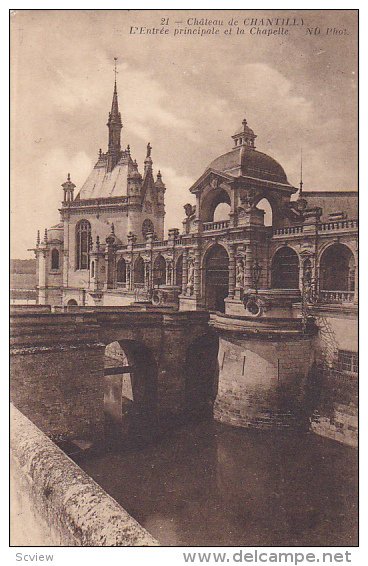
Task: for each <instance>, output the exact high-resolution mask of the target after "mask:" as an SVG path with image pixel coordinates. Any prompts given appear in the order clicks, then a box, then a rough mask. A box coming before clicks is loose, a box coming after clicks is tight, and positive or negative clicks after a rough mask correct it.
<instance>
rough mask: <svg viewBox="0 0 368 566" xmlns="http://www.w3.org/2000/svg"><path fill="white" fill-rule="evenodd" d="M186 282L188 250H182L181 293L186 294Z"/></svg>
mask: <svg viewBox="0 0 368 566" xmlns="http://www.w3.org/2000/svg"><path fill="white" fill-rule="evenodd" d="M187 283H188V250H187V249H184V251H183V276H182V287H181V292H182V294H183V295H185V294H186V291H187Z"/></svg>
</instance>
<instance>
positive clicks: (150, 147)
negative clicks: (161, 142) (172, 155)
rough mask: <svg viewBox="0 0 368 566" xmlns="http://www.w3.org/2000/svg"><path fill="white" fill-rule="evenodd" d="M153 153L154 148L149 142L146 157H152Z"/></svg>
mask: <svg viewBox="0 0 368 566" xmlns="http://www.w3.org/2000/svg"><path fill="white" fill-rule="evenodd" d="M151 151H152V146H151V144H150V142H148V144H147V155H146V157H151Z"/></svg>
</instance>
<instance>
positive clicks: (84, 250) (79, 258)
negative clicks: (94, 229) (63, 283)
mask: <svg viewBox="0 0 368 566" xmlns="http://www.w3.org/2000/svg"><path fill="white" fill-rule="evenodd" d="M75 236H76V269H89V250H90V245H91V224H90V223H89V222H88V220H80V221H79V222H78V224H77V225H76V231H75Z"/></svg>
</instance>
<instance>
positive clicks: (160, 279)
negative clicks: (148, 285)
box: [153, 255, 166, 286]
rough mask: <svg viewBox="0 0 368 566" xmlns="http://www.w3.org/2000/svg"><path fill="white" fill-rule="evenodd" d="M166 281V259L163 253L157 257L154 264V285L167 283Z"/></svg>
mask: <svg viewBox="0 0 368 566" xmlns="http://www.w3.org/2000/svg"><path fill="white" fill-rule="evenodd" d="M165 283H166V261H165V258H164V257H163V256H162V255H159V256H157V257H156V259H155V262H154V264H153V286H155V285H157V286H160V285H165Z"/></svg>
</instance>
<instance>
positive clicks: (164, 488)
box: [80, 421, 357, 546]
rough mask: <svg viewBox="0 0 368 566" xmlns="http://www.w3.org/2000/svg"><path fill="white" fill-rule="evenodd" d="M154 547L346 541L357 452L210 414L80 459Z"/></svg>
mask: <svg viewBox="0 0 368 566" xmlns="http://www.w3.org/2000/svg"><path fill="white" fill-rule="evenodd" d="M80 465H81V466H82V467H83V469H85V470H86V472H87V473H88V474H89V475H90V476H91V477H93V478H94V479H95V480H96V481H97V482H98V483H99V484H100V485H101V486H102V487H103V488H104V489H105V490H106V491H107V492H108V493H109V494H110V495H112V496H113V497H114V498H115V499H116V500H117V501H118V502H119V503H120V504H121V505H122V506H123V507H124V508H125V509H126V510H127V511H128V512H129V513H130V514H131V515H132V516H133V517H135V518H136V519H137V520H138V521H139V522H140V523H141V524H142V525H143V526H144V527H145V528H146V529H147V530H148V531H149V532H150V533H152V535H153V536H155V537H156V538H157V539H158V540H159V541H160V543H161V544H163V545H184V546H196V545H197V546H206V545H210V546H212V545H223V546H227V545H235V546H240V545H251V546H256V545H272V546H275V545H305V546H308V545H309V546H310V545H313V546H314V545H331V546H332V545H333V546H338V545H344V546H345V545H346V546H347V545H354V544H356V543H357V525H356V522H357V493H356V485H357V453H356V451H355V450H354V449H352V448H349V447H345V446H342V445H340V444H338V443H336V442H333V441H330V440H327V439H324V438H320V437H318V436H316V435H314V434H304V435H301V434H296V433H287V434H286V433H285V434H284V435H282V434H272V433H260V432H251V431H249V430H245V429H234V428H231V427H228V426H225V425H220V424H218V423H215V422H213V421H206V422H202V423H195V424H190V425H187V426H185V427H183V428H181V429H180V430H177V431H176V432H174V433H171V435H170V437H169V436H168V437H166V438H164V439H161V440H160V441H158V442H156V443H155V445H151V446H146V447H145V448H140V449H136V450H135V451H127V450H126V449H122V448H120V449H118V448H115V449H114V451H112V452H110V453H107V454H102V455H101V454H100V455H92V454H90V455H89V456H88V458H87V459H86V460H85V461H83V462H82V463H81V464H80Z"/></svg>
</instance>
